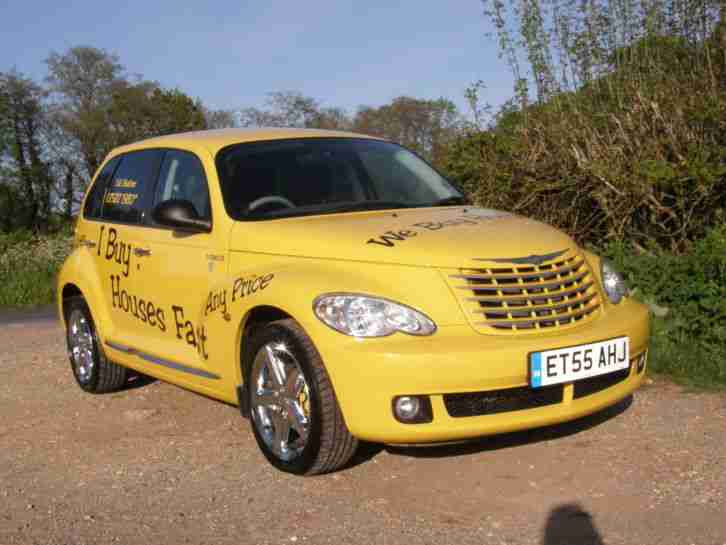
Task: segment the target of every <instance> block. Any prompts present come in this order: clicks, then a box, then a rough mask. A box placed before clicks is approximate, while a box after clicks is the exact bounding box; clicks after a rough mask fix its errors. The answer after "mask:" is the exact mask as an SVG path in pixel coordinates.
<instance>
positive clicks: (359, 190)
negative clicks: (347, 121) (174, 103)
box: [216, 138, 465, 220]
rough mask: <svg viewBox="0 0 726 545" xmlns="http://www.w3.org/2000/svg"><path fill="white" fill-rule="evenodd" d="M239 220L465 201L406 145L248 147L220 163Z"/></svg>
mask: <svg viewBox="0 0 726 545" xmlns="http://www.w3.org/2000/svg"><path fill="white" fill-rule="evenodd" d="M216 163H217V173H218V175H219V179H220V182H221V188H222V195H223V198H224V205H225V207H226V209H227V212H228V213H229V215H230V216H232V217H233V218H235V219H253V220H254V219H273V218H280V217H289V216H300V215H311V214H326V213H335V212H344V211H355V210H358V211H360V210H369V209H370V210H374V209H385V208H389V209H394V208H407V207H421V206H439V205H442V204H445V203H446V204H458V203H459V201H462V202H463V201H464V200H465V199H464V198H463V196H462V195H461V194H460V193H459V192H458V191H457V190H456V189H455V188H454V187H453V186H451V184H449V182H448V181H446V180H445V179H444V178H443V177H442V176H441V175H440V174H438V173H437V172H436V171H435V170H434V169H433V168H431V167H430V166H429V165H428V164H426V163H425V162H424V161H423V160H422V159H420V158H419V157H417V156H416V155H414V154H413V153H411V152H409V151H407V150H406V149H404V148H402V147H401V146H397V145H395V144H390V143H387V142H380V141H377V140H368V139H354V138H306V139H296V140H277V141H269V142H255V143H244V144H237V145H233V146H229V147H227V148H225V149H223V150H222V151H221V152H220V153H219V154H217V158H216Z"/></svg>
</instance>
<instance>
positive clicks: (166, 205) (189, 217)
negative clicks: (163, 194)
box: [151, 199, 212, 233]
mask: <svg viewBox="0 0 726 545" xmlns="http://www.w3.org/2000/svg"><path fill="white" fill-rule="evenodd" d="M151 218H152V219H153V220H154V221H155V222H156V223H158V224H159V225H164V226H166V227H172V228H174V229H181V230H184V231H193V232H197V233H208V232H210V231H211V230H212V222H211V221H209V220H204V219H201V218H200V217H199V214H197V211H196V209H195V208H194V205H193V204H192V203H191V202H190V201H185V200H181V199H171V200H168V201H164V202H160V203H159V204H157V205H156V206H155V207H154V209H153V210H152V211H151Z"/></svg>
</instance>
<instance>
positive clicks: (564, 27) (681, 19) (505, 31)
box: [482, 0, 726, 108]
mask: <svg viewBox="0 0 726 545" xmlns="http://www.w3.org/2000/svg"><path fill="white" fill-rule="evenodd" d="M482 2H483V4H484V6H485V13H486V14H487V15H488V16H489V18H490V19H491V21H492V23H493V24H494V26H495V28H496V33H497V37H498V41H499V47H500V52H501V55H502V56H503V57H504V58H505V59H506V61H507V63H508V64H509V67H510V69H511V71H512V74H513V75H514V78H515V93H516V94H517V97H518V99H519V102H520V106H521V107H523V108H524V107H526V105H527V101H528V99H529V98H530V97H529V96H528V94H529V92H528V89H529V88H530V85H529V83H534V86H533V87H534V89H535V90H536V92H537V100H538V101H539V102H545V101H547V100H548V99H549V98H551V97H552V96H554V95H557V94H559V93H562V92H568V91H575V90H577V89H579V88H580V87H582V86H583V85H585V84H587V83H589V82H596V83H597V82H598V80H599V79H600V77H601V76H603V75H605V74H608V73H611V72H612V71H614V70H617V69H618V68H619V66H620V63H621V62H630V61H631V60H632V59H629V58H626V57H623V56H618V55H616V53H617V52H618V51H623V50H624V48H627V47H629V46H631V45H633V44H634V43H636V42H639V41H641V40H643V39H644V38H650V39H653V38H659V37H660V38H662V37H664V36H669V37H672V38H679V39H682V40H684V41H686V42H688V43H689V44H691V45H693V46H695V45H697V44H701V43H704V42H705V41H706V40H707V39H708V38H709V37H710V36H713V35H715V34H716V33H718V36H719V40H717V41H716V43H715V44H714V45H716V47H715V48H706V49H705V50H704V51H703V54H704V56H713V57H714V58H716V57H720V58H722V59H723V60H724V63H726V26H725V24H726V23H725V21H726V0H647V1H644V0H546V1H545V0H516V1H513V2H504V1H503V0H482ZM719 21H720V22H719ZM653 52H654V51H653V50H648V51H644V52H643V53H644V55H646V58H647V56H648V55H650V54H651V53H653ZM713 53H719V55H712V54H713Z"/></svg>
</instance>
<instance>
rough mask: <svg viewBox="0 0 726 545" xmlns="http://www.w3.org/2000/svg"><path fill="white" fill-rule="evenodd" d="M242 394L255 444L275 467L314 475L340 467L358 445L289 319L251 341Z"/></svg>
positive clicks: (315, 357)
mask: <svg viewBox="0 0 726 545" xmlns="http://www.w3.org/2000/svg"><path fill="white" fill-rule="evenodd" d="M250 349H251V350H250V351H249V352H248V353H249V354H251V355H252V361H251V362H249V364H248V371H247V373H246V378H247V381H248V382H247V384H248V388H247V392H248V395H249V406H250V421H251V423H252V431H253V432H254V435H255V439H256V440H257V444H258V445H259V447H260V450H262V453H263V454H264V455H265V457H266V458H267V459H268V460H269V461H270V463H272V465H274V466H275V467H277V468H278V469H280V470H282V471H286V472H289V473H295V474H298V475H316V474H320V473H327V472H330V471H335V470H336V469H339V468H341V467H343V466H344V465H345V464H346V463H348V461H350V459H351V458H352V456H353V454H355V450H356V448H357V446H358V441H357V440H356V439H355V438H354V437H353V436H352V435H351V434H350V432H349V431H348V428H347V427H346V425H345V421H344V420H343V415H342V413H341V412H340V407H339V406H338V402H337V400H336V398H335V393H334V392H333V387H332V385H331V383H330V378H329V377H328V373H327V372H326V370H325V367H324V365H323V362H322V359H321V358H320V355H319V354H318V351H317V350H316V349H315V346H313V343H312V341H311V340H310V338H309V337H308V336H307V334H306V333H305V331H303V329H302V328H301V327H300V326H299V325H298V324H297V322H295V321H294V320H280V321H277V322H272V323H270V324H268V325H266V326H265V327H263V328H262V329H260V330H258V331H257V332H256V333H255V334H254V335H253V337H252V338H251V339H250Z"/></svg>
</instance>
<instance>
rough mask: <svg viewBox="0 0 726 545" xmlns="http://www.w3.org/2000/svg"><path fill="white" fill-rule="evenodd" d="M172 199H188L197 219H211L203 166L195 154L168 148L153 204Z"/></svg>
mask: <svg viewBox="0 0 726 545" xmlns="http://www.w3.org/2000/svg"><path fill="white" fill-rule="evenodd" d="M172 199H178V200H185V201H189V202H191V203H192V204H193V205H194V209H195V210H196V211H197V216H199V219H204V220H210V219H212V212H211V209H210V205H209V190H208V188H207V178H206V176H205V175H204V168H203V167H202V163H201V162H200V161H199V159H198V158H197V156H196V155H194V154H193V153H189V152H186V151H178V150H170V151H167V152H166V154H165V155H164V162H163V164H162V166H161V174H160V175H159V184H158V186H157V188H156V196H155V198H154V206H156V205H157V204H159V203H161V202H164V201H169V200H172Z"/></svg>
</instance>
